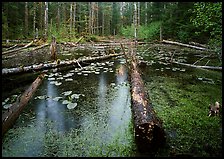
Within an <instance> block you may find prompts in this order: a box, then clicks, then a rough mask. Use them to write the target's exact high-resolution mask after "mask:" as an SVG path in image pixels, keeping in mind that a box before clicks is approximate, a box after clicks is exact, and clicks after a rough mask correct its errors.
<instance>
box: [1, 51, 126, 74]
mask: <svg viewBox="0 0 224 159" xmlns="http://www.w3.org/2000/svg"><path fill="white" fill-rule="evenodd" d="M119 55H122V54H110V55H105V56H98V57H86V58H79V59H73V60H69V61H66V60H65V61H60V63H59V64H57V62H56V61H55V62H51V63H45V64H44V63H41V64H37V65H31V66H25V67H16V68H3V69H2V75H11V74H18V73H25V72H32V71H40V70H43V69H52V68H56V67H64V66H68V65H76V64H77V65H81V64H82V63H90V62H94V61H99V60H104V59H108V58H112V57H115V56H119Z"/></svg>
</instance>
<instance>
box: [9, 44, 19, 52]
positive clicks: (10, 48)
mask: <svg viewBox="0 0 224 159" xmlns="http://www.w3.org/2000/svg"><path fill="white" fill-rule="evenodd" d="M16 46H18V45H17V44H16V45H13V46H12V47H9V48H7V49H6V51H8V50H12V49H13V48H15V47H16Z"/></svg>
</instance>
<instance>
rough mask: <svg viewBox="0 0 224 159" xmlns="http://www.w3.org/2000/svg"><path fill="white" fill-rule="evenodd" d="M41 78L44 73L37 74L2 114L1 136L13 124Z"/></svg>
mask: <svg viewBox="0 0 224 159" xmlns="http://www.w3.org/2000/svg"><path fill="white" fill-rule="evenodd" d="M43 78H44V74H41V75H39V76H38V77H37V78H36V80H35V81H34V82H33V83H32V84H31V86H30V87H29V88H28V89H27V90H26V91H25V92H24V93H23V94H22V95H21V97H20V98H19V99H18V100H17V101H16V102H15V103H14V104H13V105H12V106H11V107H10V108H8V111H7V112H5V113H4V114H3V115H2V136H3V135H4V134H5V133H6V132H7V131H8V129H10V128H11V127H12V126H13V124H14V123H15V121H16V119H17V118H18V117H19V115H20V114H21V112H22V111H23V109H24V108H25V106H26V105H27V103H28V102H29V100H30V99H31V97H32V96H33V94H34V92H35V91H36V89H37V87H38V86H39V85H40V84H41V82H42V79H43Z"/></svg>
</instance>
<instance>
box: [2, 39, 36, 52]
mask: <svg viewBox="0 0 224 159" xmlns="http://www.w3.org/2000/svg"><path fill="white" fill-rule="evenodd" d="M32 44H33V41H31V42H30V43H29V44H27V45H26V46H24V47H21V48H17V49H14V50H9V51H5V52H3V53H2V55H5V54H8V53H12V52H15V51H20V50H22V49H25V48H27V47H29V46H30V45H32Z"/></svg>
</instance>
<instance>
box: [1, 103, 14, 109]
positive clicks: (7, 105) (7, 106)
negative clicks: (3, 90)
mask: <svg viewBox="0 0 224 159" xmlns="http://www.w3.org/2000/svg"><path fill="white" fill-rule="evenodd" d="M11 106H12V104H6V105H4V106H3V108H4V109H8V108H10V107H11Z"/></svg>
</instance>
